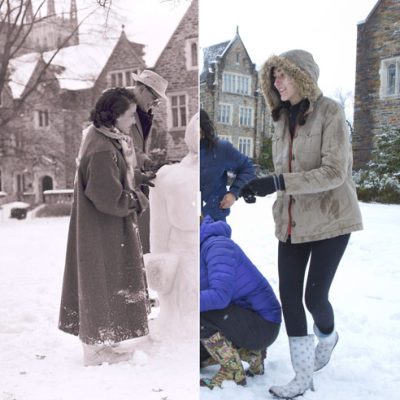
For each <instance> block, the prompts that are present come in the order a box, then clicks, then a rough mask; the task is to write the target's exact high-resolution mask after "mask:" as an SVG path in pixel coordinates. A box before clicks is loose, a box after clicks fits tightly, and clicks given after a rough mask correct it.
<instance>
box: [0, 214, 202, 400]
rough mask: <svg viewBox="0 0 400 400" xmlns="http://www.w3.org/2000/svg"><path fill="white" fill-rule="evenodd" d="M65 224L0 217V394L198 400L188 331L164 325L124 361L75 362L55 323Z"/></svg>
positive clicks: (68, 338) (60, 399)
mask: <svg viewBox="0 0 400 400" xmlns="http://www.w3.org/2000/svg"><path fill="white" fill-rule="evenodd" d="M6 208H7V207H6ZM3 210H4V209H3ZM3 210H1V211H0V213H1V214H2V213H3ZM68 223H69V218H67V217H62V218H43V219H40V218H36V219H35V218H31V219H25V220H21V221H18V220H15V219H9V218H7V217H6V216H0V254H1V256H0V276H1V280H0V315H1V318H0V355H1V356H0V399H1V400H13V399H15V400H73V399H79V400H80V399H85V400H127V399H135V400H136V399H137V400H141V399H143V400H163V399H164V400H167V399H168V400H180V399H182V400H186V399H187V400H197V399H198V346H197V344H198V341H197V339H196V338H193V337H192V338H185V337H181V338H180V339H179V341H178V340H175V339H174V337H172V336H171V335H169V331H167V330H166V331H165V333H164V336H163V337H162V338H161V340H160V341H157V342H156V341H148V340H145V341H141V342H138V344H137V348H138V350H137V351H136V352H135V353H134V354H133V357H132V359H131V361H130V362H123V363H120V364H114V365H108V364H105V365H102V366H98V367H83V366H82V349H81V345H80V342H79V340H78V339H77V338H76V337H74V336H72V335H68V334H65V333H63V332H61V331H59V330H58V329H57V322H58V311H59V302H60V295H61V284H62V276H63V270H64V258H65V250H66V242H67V231H68ZM153 314H154V315H155V314H156V312H155V313H153ZM150 322H151V324H152V323H153V321H150ZM150 327H151V325H150Z"/></svg>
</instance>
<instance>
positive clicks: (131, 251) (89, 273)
mask: <svg viewBox="0 0 400 400" xmlns="http://www.w3.org/2000/svg"><path fill="white" fill-rule="evenodd" d="M135 111H136V104H135V103H134V102H133V97H132V95H131V94H130V92H129V91H127V90H126V89H123V88H114V89H109V90H107V91H106V92H104V93H103V94H102V96H101V97H100V99H99V100H98V101H97V103H96V106H95V108H94V110H93V111H92V113H91V120H92V121H93V124H92V125H91V126H89V128H88V129H87V130H86V131H85V132H84V138H83V141H82V144H81V148H80V151H79V156H78V167H77V172H76V178H75V189H74V202H73V207H72V215H71V221H70V227H69V235H68V244H67V255H66V264H65V272H64V282H63V290H62V299H61V309H60V320H59V328H60V329H61V330H63V331H64V332H67V333H71V334H73V335H76V336H79V338H80V340H81V341H82V342H83V349H84V364H85V365H96V364H101V363H102V362H110V363H112V362H118V361H121V360H126V359H128V358H129V354H128V353H125V354H124V353H120V352H118V351H117V350H118V348H117V344H118V343H119V342H121V341H123V340H127V339H132V338H138V337H142V336H145V335H147V334H148V324H147V315H148V309H149V308H148V295H147V285H146V278H145V271H144V264H143V254H142V248H141V243H140V238H139V234H138V228H137V222H136V218H137V215H140V213H142V212H143V211H144V210H145V209H146V208H147V206H148V202H147V199H146V198H145V196H144V195H143V194H142V193H141V191H140V190H135V185H134V173H133V170H134V167H135V164H136V160H135V153H134V150H133V145H132V139H131V138H130V137H129V136H128V135H126V134H125V132H129V127H130V126H131V125H132V123H134V114H135Z"/></svg>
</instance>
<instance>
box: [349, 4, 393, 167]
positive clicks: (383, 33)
mask: <svg viewBox="0 0 400 400" xmlns="http://www.w3.org/2000/svg"><path fill="white" fill-rule="evenodd" d="M390 71H391V72H390ZM389 75H390V76H389ZM387 127H390V128H397V129H399V128H400V0H379V1H378V2H377V3H376V5H375V7H374V8H373V9H372V10H371V12H370V14H369V15H368V17H367V19H366V20H365V21H364V22H362V23H360V24H359V25H358V32H357V64H356V86H355V101H354V134H353V151H354V168H355V169H358V168H362V167H365V165H366V163H367V162H368V161H369V160H370V155H371V150H372V148H373V146H374V137H375V136H376V135H378V134H380V133H381V132H382V130H383V129H385V128H387Z"/></svg>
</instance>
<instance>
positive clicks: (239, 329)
mask: <svg viewBox="0 0 400 400" xmlns="http://www.w3.org/2000/svg"><path fill="white" fill-rule="evenodd" d="M280 326H281V325H280V324H277V323H273V322H269V321H266V320H265V319H264V318H262V317H261V316H260V315H258V314H256V313H255V312H253V311H251V310H247V309H245V308H242V307H238V306H235V305H230V306H228V307H227V308H224V309H223V310H212V311H205V312H202V313H200V339H207V338H209V337H210V336H212V335H213V334H214V333H216V332H218V331H219V332H221V333H222V334H223V335H224V336H225V337H226V338H227V339H229V340H230V341H231V342H232V343H233V344H234V345H235V346H237V347H240V348H244V349H249V350H264V349H266V348H267V347H268V346H270V345H271V344H272V343H273V342H274V341H275V339H276V338H277V337H278V333H279V328H280ZM200 357H201V360H204V359H205V358H207V357H209V355H208V353H207V352H205V349H204V348H203V346H201V347H200Z"/></svg>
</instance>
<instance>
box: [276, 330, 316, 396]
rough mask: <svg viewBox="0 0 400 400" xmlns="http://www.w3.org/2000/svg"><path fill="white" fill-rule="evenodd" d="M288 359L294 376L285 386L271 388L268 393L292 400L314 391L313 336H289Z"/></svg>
mask: <svg viewBox="0 0 400 400" xmlns="http://www.w3.org/2000/svg"><path fill="white" fill-rule="evenodd" d="M289 347H290V358H291V360H292V366H293V369H294V372H295V373H296V376H295V377H294V379H292V380H291V381H290V382H289V383H288V384H287V385H285V386H272V387H271V388H270V389H269V392H270V393H271V394H273V395H274V396H276V397H279V398H281V399H293V398H294V397H297V396H301V395H302V394H304V392H305V391H306V390H308V389H311V390H314V385H313V373H314V357H315V350H314V335H308V336H289Z"/></svg>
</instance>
